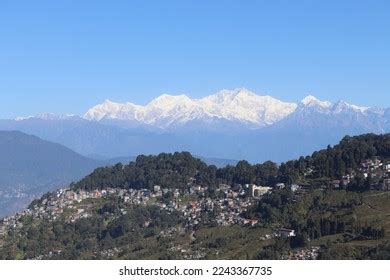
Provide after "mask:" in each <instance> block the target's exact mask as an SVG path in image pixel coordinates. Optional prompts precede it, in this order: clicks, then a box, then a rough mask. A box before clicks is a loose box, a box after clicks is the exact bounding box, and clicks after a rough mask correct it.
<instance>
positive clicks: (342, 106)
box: [333, 101, 370, 113]
mask: <svg viewBox="0 0 390 280" xmlns="http://www.w3.org/2000/svg"><path fill="white" fill-rule="evenodd" d="M333 109H334V111H335V112H337V113H338V112H342V111H346V110H352V111H355V112H359V113H364V112H366V111H367V110H368V109H370V107H363V106H357V105H353V104H349V103H347V102H345V101H339V102H337V103H336V104H335V105H334V108H333Z"/></svg>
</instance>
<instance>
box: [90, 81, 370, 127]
mask: <svg viewBox="0 0 390 280" xmlns="http://www.w3.org/2000/svg"><path fill="white" fill-rule="evenodd" d="M313 112H317V113H323V114H328V115H337V114H342V113H346V112H350V113H355V114H363V115H365V114H367V113H368V112H370V108H368V107H361V106H356V105H352V104H348V103H346V102H342V101H340V102H337V103H334V104H333V103H331V102H329V101H320V100H318V99H317V98H315V97H314V96H312V95H309V96H307V97H305V98H304V99H303V100H302V101H301V102H300V103H298V104H296V103H288V102H283V101H280V100H278V99H275V98H273V97H271V96H268V95H266V96H262V95H257V94H255V93H253V92H251V91H249V90H247V89H245V88H238V89H234V90H222V91H220V92H218V93H216V94H214V95H210V96H207V97H204V98H201V99H191V98H189V97H188V96H186V95H177V96H174V95H167V94H164V95H161V96H159V97H157V98H156V99H154V100H152V101H151V102H150V103H148V104H147V105H146V106H142V105H136V104H133V103H115V102H112V101H110V100H106V101H104V102H103V103H102V104H99V105H96V106H95V107H93V108H91V109H89V110H88V112H87V113H86V114H85V115H84V118H85V119H87V120H90V121H105V120H111V121H115V120H119V121H126V122H129V123H133V124H146V125H151V126H156V127H159V128H169V127H177V126H183V125H185V124H188V123H190V122H193V121H206V122H209V121H212V120H214V121H215V120H219V121H225V122H235V123H241V124H243V125H246V126H249V127H251V128H262V127H266V126H270V125H272V124H274V123H277V122H279V121H281V120H283V119H285V118H287V117H288V116H290V115H292V114H294V113H300V114H305V113H306V114H309V113H313Z"/></svg>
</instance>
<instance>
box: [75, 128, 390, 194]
mask: <svg viewBox="0 0 390 280" xmlns="http://www.w3.org/2000/svg"><path fill="white" fill-rule="evenodd" d="M374 156H378V157H381V158H383V159H388V158H390V134H385V135H375V134H367V135H362V136H356V137H349V136H347V137H345V138H344V139H342V141H341V142H340V143H339V144H338V145H335V146H334V147H330V146H328V148H327V149H324V150H321V151H318V152H314V153H313V154H312V155H311V156H307V157H300V158H299V159H298V160H291V161H288V162H285V163H282V164H280V165H278V164H276V163H274V162H271V161H267V162H264V163H262V164H254V165H251V164H250V163H248V162H247V161H244V160H243V161H239V162H238V164H237V165H236V166H227V167H224V168H219V169H218V168H217V167H215V166H213V165H210V166H207V165H206V164H205V163H203V162H202V161H201V160H199V159H197V158H194V157H192V156H191V154H190V153H188V152H182V153H179V152H177V153H174V154H165V153H163V154H160V155H158V156H143V155H142V156H139V157H137V159H136V160H135V162H131V163H130V164H129V165H122V164H117V165H115V166H113V167H105V168H98V169H96V170H95V171H94V172H93V173H92V174H91V175H89V176H87V177H85V178H84V179H83V180H81V181H80V182H78V183H77V184H75V185H74V187H75V188H82V189H94V188H107V187H114V188H115V187H127V188H128V187H132V188H149V189H151V188H152V187H153V186H154V185H160V186H162V187H166V188H179V189H180V188H185V187H186V185H187V183H188V180H189V179H190V178H193V179H195V180H196V183H197V184H199V185H202V186H209V187H215V186H217V185H218V184H220V183H225V184H229V185H233V184H251V183H254V184H257V185H267V186H274V185H275V184H276V183H285V184H292V183H303V184H315V183H318V184H323V183H324V182H328V181H331V180H332V179H340V178H341V177H342V176H343V175H346V174H347V173H348V172H351V171H352V170H354V171H356V170H357V168H358V167H359V165H360V163H361V162H362V161H363V160H365V159H369V158H372V157H374Z"/></svg>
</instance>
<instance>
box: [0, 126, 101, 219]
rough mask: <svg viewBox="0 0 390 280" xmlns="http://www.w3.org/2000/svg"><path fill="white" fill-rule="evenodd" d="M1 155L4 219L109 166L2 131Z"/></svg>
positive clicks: (0, 205)
mask: <svg viewBox="0 0 390 280" xmlns="http://www.w3.org/2000/svg"><path fill="white" fill-rule="evenodd" d="M0 155H1V156H0V216H2V215H4V214H8V213H10V212H12V211H13V210H16V209H18V208H20V207H21V206H23V205H24V204H25V203H26V202H28V201H29V200H30V199H31V197H34V196H35V195H38V194H41V193H43V192H47V191H49V190H53V189H56V188H59V187H61V186H66V185H68V184H69V183H70V182H72V181H74V180H78V179H80V178H82V177H83V176H85V175H87V174H88V173H90V172H91V171H92V170H93V169H95V168H96V167H98V166H102V165H105V162H103V161H97V160H92V159H88V158H86V157H83V156H81V155H79V154H77V153H75V152H73V151H72V150H70V149H68V148H66V147H64V146H62V145H59V144H55V143H51V142H48V141H44V140H42V139H40V138H38V137H36V136H31V135H27V134H24V133H21V132H18V131H0Z"/></svg>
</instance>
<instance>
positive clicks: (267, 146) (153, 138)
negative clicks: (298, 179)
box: [0, 88, 390, 162]
mask: <svg viewBox="0 0 390 280" xmlns="http://www.w3.org/2000/svg"><path fill="white" fill-rule="evenodd" d="M0 130H19V131H21V132H24V133H28V134H33V135H36V136H39V137H41V138H43V139H44V140H49V141H52V142H57V143H60V144H62V145H65V146H67V147H69V148H71V149H73V150H74V151H76V152H79V153H81V154H83V155H86V156H90V155H94V156H97V157H99V158H100V157H105V158H111V157H122V156H135V155H138V154H156V153H160V152H174V151H183V150H186V151H190V152H192V153H194V154H196V155H199V156H206V157H214V158H225V159H247V160H250V161H252V162H261V161H264V160H274V161H278V162H280V161H284V160H286V159H291V158H295V157H297V156H300V155H303V154H310V153H311V152H312V151H314V150H318V149H320V148H322V147H324V146H326V145H328V144H330V145H332V144H335V143H337V142H339V141H340V139H341V138H342V137H344V136H345V135H357V134H363V133H385V132H390V109H386V108H369V107H365V106H357V105H353V104H349V103H347V102H344V101H338V102H334V103H333V102H329V101H321V100H318V99H317V98H315V97H314V96H311V95H309V96H307V97H305V98H304V99H303V100H301V101H300V102H297V103H290V102H283V101H280V100H278V99H275V98H273V97H270V96H262V95H257V94H255V93H253V92H251V91H249V90H247V89H243V88H240V89H234V90H222V91H220V92H218V93H216V94H214V95H210V96H207V97H204V98H201V99H192V98H190V97H188V96H186V95H178V96H172V95H167V94H164V95H161V96H160V97H157V98H156V99H154V100H152V101H151V102H149V103H148V104H146V105H144V106H143V105H137V104H133V103H116V102H112V101H109V100H106V101H105V102H103V103H102V104H99V105H96V106H94V107H93V108H91V109H89V110H88V111H87V112H86V113H85V115H84V116H76V115H56V114H47V113H46V114H42V115H39V116H36V117H25V118H18V119H16V120H0Z"/></svg>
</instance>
